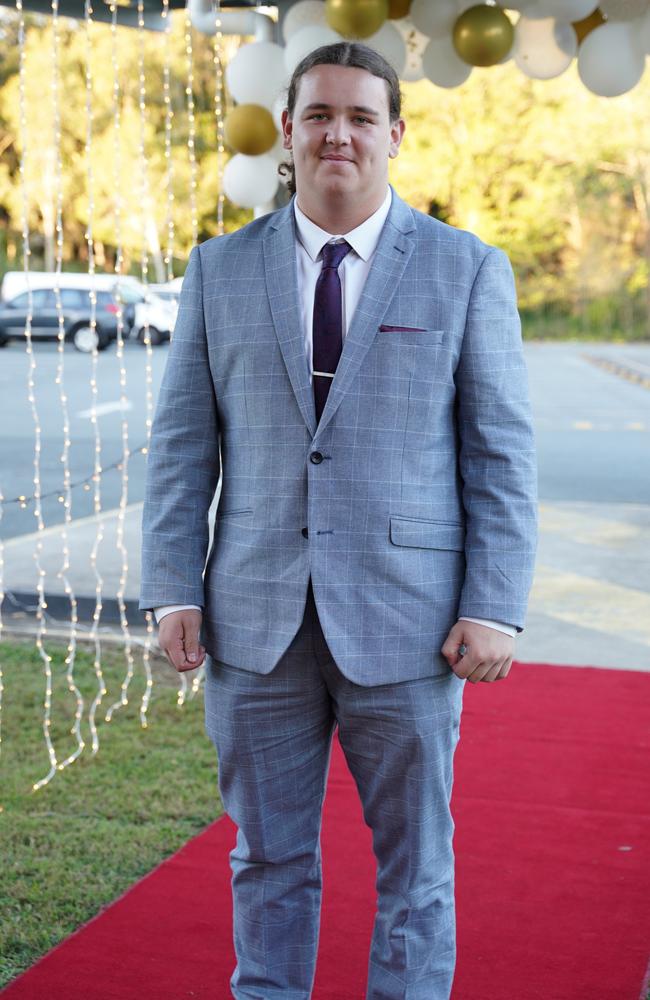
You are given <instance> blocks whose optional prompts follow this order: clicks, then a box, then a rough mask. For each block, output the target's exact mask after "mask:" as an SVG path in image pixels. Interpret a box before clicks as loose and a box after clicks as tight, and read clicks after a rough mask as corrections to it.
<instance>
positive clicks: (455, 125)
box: [391, 64, 650, 338]
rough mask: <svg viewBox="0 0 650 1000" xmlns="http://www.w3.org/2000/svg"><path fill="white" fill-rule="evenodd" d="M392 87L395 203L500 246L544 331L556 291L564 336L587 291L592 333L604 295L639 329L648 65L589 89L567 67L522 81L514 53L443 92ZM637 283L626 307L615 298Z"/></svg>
mask: <svg viewBox="0 0 650 1000" xmlns="http://www.w3.org/2000/svg"><path fill="white" fill-rule="evenodd" d="M403 90H404V96H405V102H404V104H405V107H404V117H405V120H406V132H405V137H404V140H403V143H402V149H401V151H400V155H399V157H398V158H397V159H396V160H393V161H392V162H391V180H392V182H393V183H394V184H395V186H396V188H397V189H398V190H399V191H400V193H401V194H402V195H403V196H404V197H405V198H406V200H407V201H409V202H410V203H411V204H413V205H415V206H416V207H417V208H419V209H420V210H421V211H424V212H430V213H431V214H434V215H436V216H437V217H438V218H442V219H443V220H444V221H448V222H450V223H451V224H452V225H455V226H459V227H460V228H463V229H469V230H471V231H472V232H475V233H477V234H478V235H479V236H480V237H482V238H483V239H484V240H485V241H486V242H488V243H493V244H496V245H497V246H500V247H502V248H503V249H504V250H506V252H507V253H508V255H509V257H510V259H511V261H512V264H513V268H514V271H515V275H516V278H517V284H518V292H519V301H520V304H521V306H522V309H523V310H524V311H525V312H526V313H527V315H528V318H530V316H532V315H533V314H534V315H535V316H536V317H537V321H538V322H537V327H538V328H539V329H541V328H543V327H544V326H548V327H549V330H550V329H551V326H549V323H548V322H546V321H545V319H544V315H545V312H546V310H547V306H548V304H550V305H551V311H552V312H553V311H554V310H555V311H556V312H557V306H556V305H555V304H556V303H561V304H562V308H561V309H560V312H562V311H564V313H565V314H566V315H567V316H570V317H572V318H573V322H572V324H571V323H570V324H569V326H568V327H565V334H564V335H565V336H566V335H568V334H569V330H570V327H571V325H573V327H576V326H578V325H579V324H582V325H584V327H585V330H586V332H587V335H588V332H589V331H588V327H589V325H590V324H591V323H592V321H593V320H594V317H593V316H592V315H590V314H589V312H588V311H585V306H586V303H588V302H591V301H592V300H593V301H594V303H595V307H594V308H595V312H596V316H595V321H596V328H595V329H594V330H593V331H592V332H593V334H594V336H600V335H601V333H602V330H603V329H604V328H605V326H606V323H605V322H604V321H603V320H602V317H601V315H600V314H601V312H602V309H603V308H604V307H603V300H604V299H608V298H613V299H614V300H615V301H616V302H617V303H618V305H617V307H616V310H615V312H616V314H617V320H616V323H622V324H623V327H622V330H621V332H622V333H623V334H625V335H627V334H628V333H629V335H630V336H634V337H636V336H644V337H646V338H647V337H648V336H650V322H649V318H648V317H649V313H650V295H649V293H648V270H649V265H650V132H649V131H648V129H647V127H646V121H647V107H648V100H649V97H650V79H649V78H648V77H647V76H646V78H645V79H644V80H642V82H641V84H639V86H637V87H636V88H635V89H634V90H633V91H632V92H631V93H629V94H626V95H624V96H623V97H620V98H617V99H615V100H605V99H602V98H597V97H595V96H594V95H592V94H589V93H588V92H587V91H586V90H585V88H584V86H583V84H582V83H581V81H580V80H579V78H578V76H577V72H576V70H575V67H573V68H572V69H570V70H569V71H567V72H566V73H565V74H563V75H562V76H561V77H559V78H557V79H556V80H549V81H532V80H527V79H526V78H525V77H523V76H522V74H521V73H519V71H518V70H517V69H516V68H515V67H514V66H513V65H512V64H505V65H503V66H500V67H493V68H490V69H485V70H474V71H473V73H472V75H471V76H470V78H469V80H468V81H467V82H466V83H464V84H463V86H461V87H459V88H456V89H454V90H449V91H447V90H442V89H436V88H433V87H432V86H431V84H430V83H428V81H420V82H418V83H416V84H405V85H404V86H403ZM432 206H433V208H432ZM639 292H642V293H643V294H641V295H637V301H636V305H635V306H634V309H633V310H631V308H630V307H629V306H627V307H625V306H624V305H623V300H625V298H626V297H628V296H629V295H631V294H636V293H639ZM644 296H645V298H644ZM639 310H641V313H642V315H638V313H639ZM631 311H632V312H634V323H633V324H632V325H629V326H628V319H629V317H628V319H626V316H625V314H626V312H627V313H630V312H631ZM610 322H611V318H610ZM615 326H616V324H615ZM552 327H553V329H554V330H557V329H559V328H558V326H557V325H556V324H555V322H553V324H552Z"/></svg>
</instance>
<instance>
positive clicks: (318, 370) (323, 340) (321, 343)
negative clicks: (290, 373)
mask: <svg viewBox="0 0 650 1000" xmlns="http://www.w3.org/2000/svg"><path fill="white" fill-rule="evenodd" d="M351 249H352V247H351V246H350V244H349V243H347V242H346V241H345V240H342V241H341V242H340V243H326V244H325V246H324V247H323V267H322V270H321V272H320V274H319V275H318V281H317V282H316V291H315V293H314V322H313V341H314V344H313V357H314V361H313V365H312V368H313V380H314V401H315V403H316V420H317V421H319V420H320V417H321V413H322V412H323V410H324V409H325V402H326V400H327V395H328V393H329V391H330V385H331V383H332V379H333V378H334V372H335V371H336V366H337V364H338V363H339V358H340V357H341V351H342V350H343V305H342V300H341V279H340V278H339V272H338V267H339V264H340V263H341V261H342V260H343V258H344V257H345V255H346V253H348V251H350V250H351ZM323 372H325V373H326V374H322V373H323Z"/></svg>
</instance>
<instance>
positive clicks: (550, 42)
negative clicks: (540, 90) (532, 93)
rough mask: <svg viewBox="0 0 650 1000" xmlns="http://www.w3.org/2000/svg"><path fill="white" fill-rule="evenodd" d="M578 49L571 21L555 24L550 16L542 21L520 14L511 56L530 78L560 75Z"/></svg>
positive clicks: (549, 77) (539, 78)
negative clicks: (532, 19) (569, 22)
mask: <svg viewBox="0 0 650 1000" xmlns="http://www.w3.org/2000/svg"><path fill="white" fill-rule="evenodd" d="M577 51H578V37H577V35H576V33H575V31H574V29H573V27H572V25H571V24H558V22H557V21H555V20H554V19H553V18H552V17H547V18H544V20H543V21H542V20H540V21H536V20H535V21H531V20H529V19H528V18H527V17H520V18H519V21H518V22H517V25H516V27H515V44H514V51H513V56H514V60H515V63H516V65H517V66H518V67H519V69H520V70H521V71H522V73H525V75H526V76H528V77H531V78H532V79H533V80H551V79H553V77H556V76H560V74H561V73H564V71H565V70H566V69H568V67H569V66H570V65H571V61H572V60H573V57H574V56H575V54H576V52H577Z"/></svg>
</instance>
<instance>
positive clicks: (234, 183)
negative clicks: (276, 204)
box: [223, 153, 280, 208]
mask: <svg viewBox="0 0 650 1000" xmlns="http://www.w3.org/2000/svg"><path fill="white" fill-rule="evenodd" d="M279 183H280V176H279V174H278V164H277V160H275V159H274V158H273V157H272V156H271V155H270V154H269V153H263V154H262V156H245V155H244V154H243V153H237V154H236V155H235V156H233V157H232V158H231V159H230V160H228V163H227V164H226V167H225V170H224V172H223V190H224V193H225V195H226V197H227V198H229V199H230V201H231V202H232V203H233V205H240V206H241V207H242V208H255V207H256V205H265V204H266V203H267V202H268V201H270V200H271V198H273V197H274V196H275V192H276V191H277V190H278V185H279Z"/></svg>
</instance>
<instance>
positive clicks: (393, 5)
mask: <svg viewBox="0 0 650 1000" xmlns="http://www.w3.org/2000/svg"><path fill="white" fill-rule="evenodd" d="M410 9H411V0H388V16H389V18H390V19H391V21H398V20H399V19H400V17H408V13H409V11H410Z"/></svg>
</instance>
